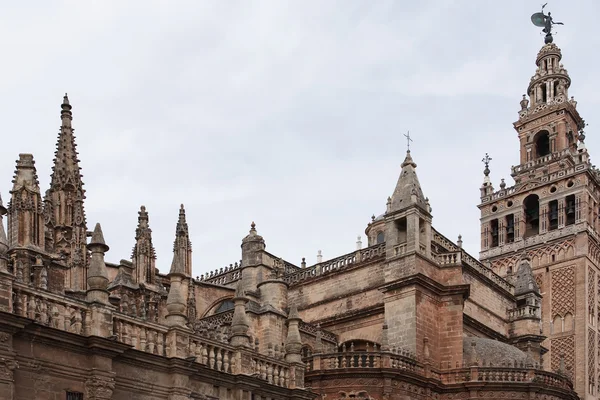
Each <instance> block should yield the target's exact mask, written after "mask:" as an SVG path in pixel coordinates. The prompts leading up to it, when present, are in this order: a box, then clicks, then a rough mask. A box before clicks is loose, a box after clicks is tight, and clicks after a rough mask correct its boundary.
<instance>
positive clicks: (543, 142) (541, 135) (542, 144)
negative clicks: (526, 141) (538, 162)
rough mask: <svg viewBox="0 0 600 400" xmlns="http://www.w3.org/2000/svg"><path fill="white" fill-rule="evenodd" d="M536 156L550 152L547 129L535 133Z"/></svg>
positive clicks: (542, 155)
mask: <svg viewBox="0 0 600 400" xmlns="http://www.w3.org/2000/svg"><path fill="white" fill-rule="evenodd" d="M535 154H536V157H544V156H547V155H548V154H550V134H549V133H548V131H540V132H538V133H537V135H535Z"/></svg>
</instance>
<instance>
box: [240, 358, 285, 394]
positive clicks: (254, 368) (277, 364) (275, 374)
mask: <svg viewBox="0 0 600 400" xmlns="http://www.w3.org/2000/svg"><path fill="white" fill-rule="evenodd" d="M250 373H251V375H253V376H256V377H257V378H260V379H262V380H264V381H267V382H269V383H270V384H272V385H275V386H281V387H290V383H291V382H290V369H289V366H288V364H287V363H285V362H283V361H278V360H275V359H273V358H270V357H264V356H260V355H257V354H253V355H252V358H251V366H250Z"/></svg>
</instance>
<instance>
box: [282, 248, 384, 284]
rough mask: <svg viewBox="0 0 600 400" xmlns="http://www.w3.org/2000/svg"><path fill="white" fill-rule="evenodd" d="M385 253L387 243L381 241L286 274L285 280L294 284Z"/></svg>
mask: <svg viewBox="0 0 600 400" xmlns="http://www.w3.org/2000/svg"><path fill="white" fill-rule="evenodd" d="M384 255H385V243H379V244H376V245H374V246H371V247H367V248H364V249H361V250H356V251H355V252H352V253H349V254H344V255H343V256H340V257H336V258H333V259H331V260H328V261H324V262H321V263H319V264H316V265H313V266H311V267H308V268H302V269H300V270H299V271H298V272H296V273H294V274H291V275H288V276H285V277H284V280H285V282H287V283H288V284H294V283H296V282H301V281H304V280H306V279H310V278H314V277H317V276H321V275H325V274H328V273H332V272H334V271H338V270H340V269H343V268H345V267H347V266H349V265H354V264H358V263H361V262H363V261H366V260H371V259H374V258H377V257H381V256H384Z"/></svg>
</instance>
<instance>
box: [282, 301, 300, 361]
mask: <svg viewBox="0 0 600 400" xmlns="http://www.w3.org/2000/svg"><path fill="white" fill-rule="evenodd" d="M300 321H301V319H300V315H299V314H298V307H297V306H296V304H292V306H291V307H290V312H289V313H288V319H287V322H288V333H287V339H286V343H285V352H286V355H285V360H286V361H287V362H301V361H302V358H301V353H302V339H301V337H300V330H299V328H298V325H299V323H300Z"/></svg>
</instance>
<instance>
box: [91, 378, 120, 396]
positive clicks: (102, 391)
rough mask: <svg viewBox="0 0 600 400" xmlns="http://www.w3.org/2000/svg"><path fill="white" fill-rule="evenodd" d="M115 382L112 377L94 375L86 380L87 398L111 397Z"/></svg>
mask: <svg viewBox="0 0 600 400" xmlns="http://www.w3.org/2000/svg"><path fill="white" fill-rule="evenodd" d="M113 390H115V382H114V379H112V378H104V377H98V376H92V377H90V378H88V379H87V380H86V381H85V391H86V399H89V400H100V399H111V398H112V394H113Z"/></svg>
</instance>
